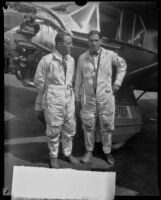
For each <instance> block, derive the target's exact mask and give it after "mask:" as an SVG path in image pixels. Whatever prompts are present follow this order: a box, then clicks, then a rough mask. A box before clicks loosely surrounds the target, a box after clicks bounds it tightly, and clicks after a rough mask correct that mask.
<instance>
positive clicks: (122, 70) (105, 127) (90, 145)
mask: <svg viewBox="0 0 161 200" xmlns="http://www.w3.org/2000/svg"><path fill="white" fill-rule="evenodd" d="M88 45H89V50H87V51H86V52H85V53H83V54H81V55H80V56H79V59H78V65H77V72H76V81H75V98H76V109H78V110H79V109H80V107H81V112H80V114H81V120H82V125H83V130H84V139H85V147H86V153H85V155H84V156H83V158H82V160H81V161H82V162H83V163H88V162H90V161H91V158H92V156H93V155H92V151H93V149H94V142H95V131H96V119H97V117H98V119H99V124H100V134H101V140H102V145H103V152H104V153H105V157H106V161H107V163H108V164H110V165H113V164H114V162H115V161H114V158H113V157H112V155H111V146H112V133H113V131H114V117H115V94H116V93H117V92H118V90H119V88H120V86H121V84H122V81H123V79H124V76H125V74H126V69H127V65H126V62H125V60H124V59H123V58H121V57H119V56H118V55H117V53H115V52H114V51H111V50H106V49H104V48H102V47H101V35H100V32H98V31H90V32H89V34H88ZM112 64H114V65H115V66H116V67H117V70H116V75H115V80H114V83H113V85H112ZM80 102H81V104H80Z"/></svg>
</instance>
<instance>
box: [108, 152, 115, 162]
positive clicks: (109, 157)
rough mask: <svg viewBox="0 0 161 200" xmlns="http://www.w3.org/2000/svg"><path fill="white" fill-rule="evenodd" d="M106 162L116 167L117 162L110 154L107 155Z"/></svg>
mask: <svg viewBox="0 0 161 200" xmlns="http://www.w3.org/2000/svg"><path fill="white" fill-rule="evenodd" d="M106 161H107V163H108V164H110V165H114V164H115V160H114V158H113V157H112V155H111V154H110V153H107V154H106Z"/></svg>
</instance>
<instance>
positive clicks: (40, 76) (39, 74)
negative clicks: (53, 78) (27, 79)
mask: <svg viewBox="0 0 161 200" xmlns="http://www.w3.org/2000/svg"><path fill="white" fill-rule="evenodd" d="M46 69H47V63H46V60H45V58H42V59H41V60H40V62H39V64H38V66H37V70H36V73H35V77H34V85H35V87H36V88H37V89H38V90H39V92H42V93H43V92H44V90H45V77H46Z"/></svg>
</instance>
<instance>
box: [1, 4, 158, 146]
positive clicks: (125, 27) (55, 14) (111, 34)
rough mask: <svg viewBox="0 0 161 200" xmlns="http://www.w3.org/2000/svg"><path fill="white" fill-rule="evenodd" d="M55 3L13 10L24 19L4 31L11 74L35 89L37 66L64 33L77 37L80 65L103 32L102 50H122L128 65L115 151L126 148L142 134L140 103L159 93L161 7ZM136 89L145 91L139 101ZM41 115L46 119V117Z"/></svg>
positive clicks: (74, 53)
mask: <svg viewBox="0 0 161 200" xmlns="http://www.w3.org/2000/svg"><path fill="white" fill-rule="evenodd" d="M49 4H50V5H47V3H46V2H40V3H39V2H31V3H27V2H25V3H19V4H18V5H15V6H14V5H13V6H12V9H13V10H15V11H16V12H17V13H18V14H21V15H22V14H23V18H24V21H23V23H21V24H19V26H15V27H14V28H11V29H10V30H9V31H5V33H4V36H5V37H4V38H5V40H4V42H5V44H6V46H7V45H8V49H9V50H10V52H11V53H10V67H9V69H8V71H10V72H11V73H14V74H15V75H16V77H17V79H18V80H20V81H21V82H22V83H23V84H24V85H25V86H26V87H34V84H33V77H34V74H35V71H36V67H37V64H38V62H39V61H40V59H41V57H42V56H44V55H46V54H48V53H50V52H52V51H53V49H54V47H55V42H54V38H55V35H56V33H57V32H58V31H67V32H70V33H71V34H72V37H73V50H72V56H73V57H74V58H75V61H76V62H77V59H78V57H79V55H80V54H81V53H83V52H84V51H86V49H87V48H88V43H87V41H88V39H87V34H88V32H89V31H90V30H92V29H94V30H98V31H100V32H101V34H102V36H103V37H102V43H101V46H102V47H104V48H106V49H110V50H113V51H115V52H117V53H118V54H119V55H120V56H121V57H123V58H124V59H125V60H126V62H127V65H128V69H127V74H126V76H125V79H124V81H123V85H122V87H121V89H120V91H119V93H118V95H117V97H116V112H115V132H114V136H113V149H117V148H120V147H121V146H123V145H124V144H125V143H126V141H128V139H129V138H131V137H132V136H134V135H135V134H137V133H139V132H140V131H141V127H142V116H141V113H140V110H139V108H138V103H137V101H138V99H139V98H141V96H142V95H144V94H145V92H148V91H152V92H157V68H158V52H157V51H158V50H157V48H158V47H157V38H158V35H157V33H158V32H157V5H156V3H154V2H150V3H149V2H123V3H122V2H88V3H87V4H86V5H84V6H82V7H80V6H78V5H76V4H75V3H74V2H71V3H64V4H63V5H56V4H54V3H53V2H50V3H49ZM55 5H56V6H55ZM25 6H26V7H25ZM25 8H26V11H25ZM33 11H34V12H33ZM143 11H144V12H143ZM4 20H5V18H4ZM6 49H7V48H6ZM5 71H7V70H5ZM114 74H115V66H114V67H113V75H114ZM134 90H141V91H143V92H142V94H141V95H139V97H137V98H136V97H135V95H134ZM39 98H40V97H39V95H38V98H37V100H39V101H41V99H39ZM37 111H41V108H38V109H37ZM37 113H40V112H37ZM38 117H39V119H40V120H41V121H44V120H43V118H41V116H40V115H38ZM97 127H98V128H97V131H96V142H100V135H99V124H97Z"/></svg>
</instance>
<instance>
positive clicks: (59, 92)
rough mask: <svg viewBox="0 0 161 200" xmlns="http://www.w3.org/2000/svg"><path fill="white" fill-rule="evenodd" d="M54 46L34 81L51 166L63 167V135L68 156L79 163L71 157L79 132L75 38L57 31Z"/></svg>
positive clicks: (38, 68) (40, 65)
mask: <svg viewBox="0 0 161 200" xmlns="http://www.w3.org/2000/svg"><path fill="white" fill-rule="evenodd" d="M55 45H56V50H55V51H54V52H53V53H50V54H48V55H46V56H44V57H42V59H41V60H40V62H39V64H38V67H37V71H36V74H35V77H34V84H35V86H36V87H37V88H38V89H39V92H40V93H41V94H42V96H43V97H42V105H43V108H44V115H45V121H46V135H47V138H48V147H49V151H50V166H51V167H52V168H60V164H59V161H58V152H59V138H60V136H62V150H63V154H64V155H65V157H66V159H67V160H68V161H69V162H70V163H72V164H78V163H79V161H78V160H77V159H76V158H74V157H73V156H72V139H73V136H74V135H75V132H76V121H75V96H74V92H73V79H74V74H75V62H74V59H73V57H71V56H70V52H71V48H72V37H71V35H70V34H69V33H64V32H60V33H57V35H56V37H55Z"/></svg>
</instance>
